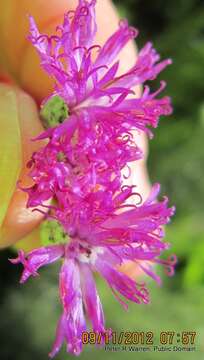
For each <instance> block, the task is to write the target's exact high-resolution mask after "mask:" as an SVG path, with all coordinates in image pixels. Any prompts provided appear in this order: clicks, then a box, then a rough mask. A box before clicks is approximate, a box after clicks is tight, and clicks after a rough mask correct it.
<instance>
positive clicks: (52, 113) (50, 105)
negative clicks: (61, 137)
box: [40, 95, 69, 128]
mask: <svg viewBox="0 0 204 360" xmlns="http://www.w3.org/2000/svg"><path fill="white" fill-rule="evenodd" d="M40 116H41V118H42V121H43V124H44V126H45V128H51V127H55V126H57V125H59V124H61V123H63V121H64V120H65V119H67V118H68V116H69V109H68V106H67V105H66V103H65V102H64V100H63V99H62V98H61V97H60V96H58V95H55V96H53V97H52V98H50V99H49V100H48V101H47V102H46V103H45V105H43V107H42V109H41V111H40Z"/></svg>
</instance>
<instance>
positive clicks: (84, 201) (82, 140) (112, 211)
mask: <svg viewBox="0 0 204 360" xmlns="http://www.w3.org/2000/svg"><path fill="white" fill-rule="evenodd" d="M96 30H97V27H96V22H95V1H94V0H92V1H89V2H88V1H86V0H79V5H78V7H77V9H76V10H75V11H71V12H68V13H67V14H66V15H65V16H64V22H63V24H62V26H59V27H58V28H57V35H54V36H50V37H49V36H47V35H42V34H40V33H39V31H38V28H37V26H36V24H35V22H34V19H33V18H32V17H30V36H29V38H30V40H31V42H32V44H33V45H34V47H35V48H36V50H37V52H38V53H39V56H40V59H41V64H42V67H43V68H44V70H45V71H47V73H48V74H49V76H52V77H53V78H54V79H55V89H54V91H53V93H52V95H51V96H49V97H48V98H47V99H45V100H44V102H43V104H42V109H41V116H42V119H43V122H44V124H45V126H46V130H45V131H44V132H43V133H42V134H40V135H39V136H38V137H37V138H36V139H35V140H36V141H38V140H40V139H46V140H45V141H46V143H45V145H44V146H43V147H42V148H41V149H40V150H39V151H37V152H35V153H34V154H33V156H32V159H31V160H30V161H29V163H28V168H29V169H30V170H29V176H30V177H31V178H32V179H33V185H32V186H31V187H30V188H26V189H23V191H26V192H27V193H28V203H27V206H28V207H31V208H34V209H35V210H36V208H37V210H38V211H42V210H39V209H38V207H39V206H40V209H44V211H43V213H44V215H45V218H46V219H47V221H49V222H50V224H52V236H51V240H50V243H49V239H48V244H47V246H42V247H41V248H39V249H35V250H33V251H31V252H30V253H28V254H24V252H23V251H20V252H19V255H18V257H17V259H13V260H11V261H12V262H13V263H14V264H16V263H22V264H23V266H24V271H23V274H22V277H21V282H22V283H23V282H25V281H26V280H27V279H28V278H29V277H30V276H31V275H32V276H37V275H38V269H39V268H40V267H41V266H44V265H47V264H49V263H52V262H54V261H56V260H58V259H61V258H62V259H63V265H62V268H61V271H60V275H59V282H60V285H59V289H60V299H61V303H62V307H63V313H62V316H61V318H60V320H59V323H58V327H57V332H56V340H55V343H54V346H53V349H52V351H51V353H50V356H51V357H53V356H55V354H56V353H57V352H58V351H59V350H60V347H61V345H62V343H63V342H64V341H66V342H67V349H68V351H69V352H71V353H72V354H75V355H78V354H80V352H81V350H82V340H81V338H82V332H83V331H85V330H86V322H85V314H84V311H85V312H86V315H87V316H88V318H89V320H90V321H91V324H92V327H93V331H95V332H98V333H101V334H103V333H104V332H105V331H106V329H105V322H104V315H103V309H102V305H101V302H100V298H99V296H98V293H97V289H96V285H95V281H94V277H93V273H94V272H98V273H99V274H100V275H101V276H102V277H103V278H104V279H105V281H106V282H107V284H108V285H109V286H110V288H111V290H112V291H113V294H114V295H115V296H116V298H117V299H118V300H119V302H120V303H121V304H122V305H123V306H124V307H125V308H126V307H127V304H126V303H125V301H124V298H126V299H127V300H131V301H134V302H136V303H138V304H139V303H142V302H143V303H148V302H149V294H148V291H147V289H146V287H145V284H144V283H142V284H140V283H138V282H136V281H135V280H133V279H132V278H130V277H129V276H128V275H126V274H125V273H123V272H122V271H121V270H120V265H122V264H123V263H125V262H126V261H130V260H131V261H134V262H135V266H138V267H139V268H140V269H141V270H143V271H144V273H146V274H148V275H149V276H151V277H152V278H153V279H155V280H156V281H157V282H158V283H160V278H159V277H158V276H157V275H156V273H155V272H154V270H155V269H154V266H153V265H154V264H157V263H159V264H162V265H163V266H164V267H165V269H166V271H167V274H169V275H172V274H173V271H174V265H175V262H176V259H175V257H171V258H170V259H168V260H162V259H161V258H160V255H161V254H162V252H163V251H164V250H166V249H167V248H168V247H169V244H167V243H164V242H163V240H162V239H163V237H164V231H163V225H165V224H166V223H168V222H169V219H170V217H171V216H172V215H173V213H174V208H168V199H167V198H164V199H163V200H162V201H160V202H158V201H157V195H158V193H159V185H158V184H155V185H154V186H153V188H152V191H151V194H150V195H149V197H148V199H147V200H145V201H143V200H142V198H141V196H140V194H138V193H137V192H136V190H135V188H136V186H130V185H124V184H123V180H124V179H123V178H124V176H123V175H122V170H123V169H124V168H125V167H128V164H129V163H130V162H132V161H135V160H138V159H141V157H142V156H143V153H142V150H141V149H140V148H139V147H138V146H137V144H135V141H134V137H133V130H137V131H139V132H141V131H143V132H145V133H146V134H147V135H149V136H152V132H151V130H150V127H153V128H154V127H156V126H157V124H158V120H159V118H160V116H161V115H168V114H170V113H171V111H172V109H171V104H170V99H169V98H168V97H163V98H160V97H159V98H158V95H159V94H160V92H161V91H162V90H163V88H164V87H165V83H164V82H162V83H161V87H160V88H159V90H158V91H156V92H154V93H151V91H150V89H149V87H147V86H145V87H144V90H143V93H142V95H141V97H140V98H136V97H134V90H133V89H134V87H135V86H136V85H141V84H143V83H144V82H146V81H147V80H149V81H150V80H153V79H155V78H156V76H157V75H158V73H160V72H161V71H162V70H163V69H164V68H165V67H166V66H167V65H168V64H170V63H171V61H170V60H169V59H168V60H164V61H161V62H160V61H159V55H158V54H157V52H156V51H155V50H154V48H153V47H152V44H151V43H147V44H146V45H145V46H144V48H143V49H142V50H141V51H140V52H139V54H138V58H137V60H136V63H135V65H134V66H133V67H132V68H130V69H129V71H128V72H126V73H125V74H123V75H120V76H119V75H117V73H118V68H119V62H118V61H117V56H118V54H119V52H120V51H121V49H122V48H123V47H124V46H125V45H126V44H127V42H128V41H129V40H131V39H133V38H135V37H136V36H137V30H135V29H134V28H132V27H129V25H128V23H127V21H121V22H120V24H119V28H118V30H117V31H116V32H115V33H114V34H113V35H112V36H111V37H110V38H109V39H108V40H107V42H106V43H105V45H104V46H103V47H100V46H98V45H94V37H95V34H96ZM130 95H131V96H130ZM129 176H130V173H129ZM53 224H54V226H53ZM55 225H56V226H60V229H61V232H60V234H61V235H60V239H59V236H55V231H54V230H53V227H55ZM48 228H49V226H48ZM52 242H53V243H52Z"/></svg>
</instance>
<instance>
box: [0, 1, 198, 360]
mask: <svg viewBox="0 0 204 360" xmlns="http://www.w3.org/2000/svg"><path fill="white" fill-rule="evenodd" d="M115 4H116V5H117V6H118V9H119V11H120V14H121V16H122V17H128V18H129V20H130V22H131V23H132V24H133V25H135V26H136V27H137V28H139V30H140V36H139V38H138V40H137V44H138V46H139V47H141V46H143V45H144V43H145V42H146V41H147V40H150V39H151V40H152V41H153V43H154V45H155V47H156V49H157V50H158V51H159V52H160V53H161V56H162V58H166V57H171V58H173V61H174V63H173V65H172V66H170V67H169V68H168V69H167V70H165V72H164V73H162V75H161V77H160V79H159V80H161V79H165V80H166V81H167V82H168V87H167V93H168V94H169V95H170V96H171V97H172V100H173V105H174V114H173V116H171V117H170V118H169V119H166V118H165V119H162V120H161V122H160V126H159V128H158V129H157V130H156V131H155V137H154V139H153V140H152V141H151V142H150V155H149V160H148V166H149V171H150V176H151V180H152V181H153V182H154V181H159V182H160V183H161V184H162V193H165V194H168V196H169V198H170V199H171V204H175V205H176V208H177V212H176V216H175V218H174V219H173V221H172V223H171V225H169V226H168V228H167V240H168V241H169V242H171V243H172V249H171V251H172V252H173V253H176V254H177V255H178V258H179V263H178V265H177V269H176V275H175V276H174V278H170V279H169V278H165V276H164V277H163V278H164V279H163V287H162V288H158V286H157V285H156V284H155V283H153V282H151V281H150V283H149V287H150V291H151V295H152V303H151V304H150V305H148V306H147V305H144V306H143V305H140V306H138V305H134V304H131V305H130V309H129V311H128V312H127V313H125V312H124V310H123V309H122V308H121V307H120V305H119V304H118V303H117V302H116V300H115V299H114V298H113V297H112V295H111V293H110V291H109V290H108V289H107V288H106V286H105V285H104V283H103V282H102V281H101V280H100V279H99V280H98V286H99V291H100V294H101V298H102V301H103V304H104V309H105V313H106V319H107V326H108V327H112V328H113V329H114V330H116V331H122V330H124V331H127V330H133V331H134V330H135V331H136V330H140V331H150V330H151V331H154V333H155V338H156V343H158V335H159V332H160V331H170V330H171V331H175V332H176V333H177V332H180V331H196V332H197V334H198V335H197V338H196V346H197V351H196V352H192V353H190V352H189V353H186V352H180V353H179V352H174V353H162V352H160V353H129V352H115V353H113V352H108V351H106V352H105V351H104V350H103V349H95V348H94V347H86V348H85V351H84V353H83V355H81V357H80V359H81V360H86V359H89V358H93V359H94V358H95V357H97V359H98V360H102V359H103V358H107V359H113V358H114V359H116V358H117V360H122V359H124V358H126V359H127V358H128V359H129V358H131V359H132V358H135V357H137V359H139V360H149V359H153V360H154V359H158V358H159V359H160V358H161V359H166V360H168V359H175V360H177V359H179V360H180V359H181V360H184V359H190V360H201V359H202V358H203V355H202V354H204V341H203V339H204V321H203V320H204V286H203V285H204V241H203V240H204V231H203V230H204V221H203V213H204V207H203V203H204V191H203V177H204V151H203V144H204V82H203V71H204V6H203V1H198V0H166V1H162V0H155V1H148V0H146V1H144V0H143V1H142V0H123V1H119V0H115ZM159 80H158V81H159ZM155 86H158V82H157V83H155ZM12 255H13V254H12V252H11V251H10V250H6V251H4V252H1V253H0V262H1V272H0V289H1V297H0V303H1V306H0V339H1V348H0V359H1V360H11V359H12V360H13V359H16V360H18V359H19V360H28V359H29V360H34V359H38V360H44V359H47V353H48V351H49V350H50V347H51V344H52V341H53V338H54V333H55V325H56V321H57V318H58V316H59V313H60V310H61V309H60V305H59V303H58V296H57V295H58V289H57V280H58V279H57V275H56V274H57V271H56V270H58V269H57V267H58V265H54V266H50V267H49V268H48V269H45V270H42V271H41V277H40V280H39V279H38V280H36V279H31V280H30V281H29V282H28V283H27V284H25V285H24V286H23V287H19V285H18V279H19V276H20V271H21V269H20V268H16V267H12V266H11V265H10V264H9V263H8V260H7V259H8V257H9V256H12ZM65 358H71V356H70V355H66V354H65V351H62V352H61V353H60V354H59V355H58V356H57V359H59V360H64V359H65Z"/></svg>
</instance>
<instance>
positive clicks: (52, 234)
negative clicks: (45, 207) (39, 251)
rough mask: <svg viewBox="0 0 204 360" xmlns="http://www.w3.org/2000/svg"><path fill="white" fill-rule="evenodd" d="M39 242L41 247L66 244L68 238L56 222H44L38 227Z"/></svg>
mask: <svg viewBox="0 0 204 360" xmlns="http://www.w3.org/2000/svg"><path fill="white" fill-rule="evenodd" d="M40 240H41V243H42V245H43V246H49V245H54V244H66V243H67V242H69V236H68V235H67V234H66V233H65V231H64V229H63V227H62V226H61V225H60V224H59V223H58V222H57V221H56V220H45V221H43V222H42V224H41V226H40Z"/></svg>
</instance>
